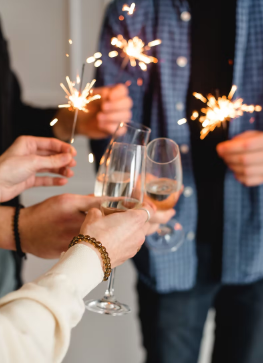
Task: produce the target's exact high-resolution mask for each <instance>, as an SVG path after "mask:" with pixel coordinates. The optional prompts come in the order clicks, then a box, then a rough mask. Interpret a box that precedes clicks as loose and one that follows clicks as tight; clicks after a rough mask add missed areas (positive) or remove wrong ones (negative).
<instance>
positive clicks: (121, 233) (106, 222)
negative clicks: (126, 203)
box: [80, 206, 153, 268]
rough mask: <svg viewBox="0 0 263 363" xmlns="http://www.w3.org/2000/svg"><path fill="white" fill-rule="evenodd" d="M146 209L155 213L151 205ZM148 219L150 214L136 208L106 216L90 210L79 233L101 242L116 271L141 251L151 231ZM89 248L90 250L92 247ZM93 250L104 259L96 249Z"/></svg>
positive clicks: (98, 211)
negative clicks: (148, 232)
mask: <svg viewBox="0 0 263 363" xmlns="http://www.w3.org/2000/svg"><path fill="white" fill-rule="evenodd" d="M147 209H148V210H149V212H150V214H152V213H153V211H152V209H151V208H150V207H149V206H147ZM147 217H148V215H147V213H146V212H145V211H143V210H135V209H134V210H129V211H127V212H125V213H115V214H111V215H108V216H106V217H103V216H102V213H101V211H100V210H99V209H91V210H90V211H89V212H88V214H87V216H86V219H85V221H84V223H83V225H82V227H81V230H80V233H81V234H84V235H89V236H91V237H94V238H96V240H97V241H100V242H101V243H102V245H103V246H104V247H105V248H106V250H107V252H108V254H109V257H110V259H111V266H112V268H114V267H117V266H119V265H121V264H122V263H123V262H125V261H126V260H128V259H129V258H132V257H134V256H135V255H136V253H137V252H138V250H139V249H140V248H141V246H142V244H143V243H144V241H145V235H146V232H147V230H148V225H147V223H145V221H146V220H147ZM83 244H86V243H83ZM87 245H88V246H89V247H90V244H87ZM92 248H93V247H92ZM94 251H96V252H97V254H98V256H99V257H100V258H101V255H100V253H99V252H98V251H97V250H96V248H94Z"/></svg>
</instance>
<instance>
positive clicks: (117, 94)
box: [108, 83, 129, 101]
mask: <svg viewBox="0 0 263 363" xmlns="http://www.w3.org/2000/svg"><path fill="white" fill-rule="evenodd" d="M128 95H129V90H128V87H127V86H125V85H124V84H122V83H120V84H117V85H116V86H113V87H112V88H111V90H110V92H109V95H108V99H109V100H110V101H114V100H119V99H122V98H123V97H126V96H128Z"/></svg>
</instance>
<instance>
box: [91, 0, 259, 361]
mask: <svg viewBox="0 0 263 363" xmlns="http://www.w3.org/2000/svg"><path fill="white" fill-rule="evenodd" d="M123 4H124V1H122V0H115V1H113V2H112V3H111V4H110V5H109V7H108V10H107V13H106V18H105V21H104V25H103V30H102V36H101V43H100V51H101V52H102V54H108V53H109V52H110V51H112V50H114V47H113V46H112V45H111V38H112V37H116V36H117V35H118V34H121V35H123V37H124V38H125V39H127V40H128V39H132V38H133V37H135V36H139V37H140V38H142V40H143V42H144V43H145V44H148V43H149V42H151V41H152V40H154V39H161V40H162V44H161V45H159V46H156V47H153V48H151V50H149V51H148V53H147V54H149V55H152V56H155V57H156V58H158V60H159V61H158V63H157V64H149V65H147V67H148V69H147V71H146V72H142V70H141V69H140V68H139V67H138V66H137V67H131V65H130V64H128V65H127V66H126V68H125V69H124V70H123V73H122V76H121V77H122V79H121V80H122V81H123V82H126V81H129V83H130V87H129V91H130V95H131V97H132V99H133V104H134V108H133V115H134V116H133V117H136V121H137V122H144V124H145V125H146V126H150V127H151V128H152V135H151V136H152V138H156V137H169V138H171V139H173V140H175V141H176V142H177V143H178V144H179V146H180V150H181V155H182V164H183V171H184V186H185V188H184V193H183V195H182V196H181V198H180V200H179V202H178V204H177V206H176V212H177V219H178V221H179V222H180V223H181V224H182V225H183V227H184V229H185V233H186V238H185V242H184V244H183V245H182V246H181V248H180V249H179V250H178V251H177V252H176V253H170V254H157V253H155V252H154V251H151V250H148V249H147V248H146V246H144V247H143V248H142V250H141V251H140V253H139V254H138V255H136V257H135V258H134V263H135V265H136V267H137V269H138V271H139V282H138V293H139V304H140V314H139V316H140V320H141V326H142V332H143V337H144V340H143V343H144V346H145V348H146V351H147V358H146V361H147V363H154V362H158V363H160V362H161V363H170V362H174V361H175V360H176V362H178V363H180V362H182V363H183V362H184V363H194V362H197V360H198V354H199V350H200V343H201V339H202V333H203V327H204V323H205V320H206V317H207V312H208V310H209V309H210V307H214V308H215V310H216V329H215V343H214V349H213V354H212V355H213V357H212V362H213V363H218V362H220V363H221V362H224V363H228V362H229V363H230V362H231V363H257V362H261V361H262V360H263V346H262V344H261V336H262V334H263V309H262V306H263V228H262V226H263V225H262V218H261V216H262V211H263V199H262V198H263V185H262V184H263V173H262V170H263V143H262V142H263V132H262V130H263V113H262V112H261V113H256V114H253V115H251V114H247V113H245V114H244V115H243V116H242V117H239V118H237V119H235V120H233V121H232V122H230V123H228V122H227V127H226V129H225V128H223V127H222V128H216V129H215V130H214V131H213V132H211V133H210V134H209V135H208V136H207V137H206V138H205V139H204V140H200V131H201V128H202V125H201V123H200V122H198V119H197V120H195V121H192V120H191V116H192V113H193V111H197V112H198V113H199V114H200V115H201V114H202V111H201V109H202V108H204V107H205V106H204V104H203V103H202V102H201V101H200V100H196V99H195V98H194V97H193V92H198V93H201V94H203V95H204V96H206V95H207V94H209V93H211V94H213V95H215V96H216V95H221V96H223V95H226V96H227V95H228V93H229V92H230V89H231V86H232V84H235V85H236V86H237V93H236V95H235V97H236V98H242V99H243V100H244V103H246V104H255V105H262V103H263V79H262V59H263V46H262V31H263V21H262V20H263V19H262V3H261V2H258V1H257V0H240V1H230V2H229V1H226V0H222V1H216V2H211V1H208V0H200V1H194V0H182V1H181V0H138V1H137V2H136V8H135V12H134V14H133V15H132V16H130V15H126V14H125V13H123V12H122V7H123ZM121 14H123V15H124V17H125V19H124V20H123V21H120V20H119V19H118V17H119V15H121ZM122 61H123V60H122V58H121V57H116V58H109V59H108V61H106V62H104V64H103V66H102V67H101V69H99V70H98V73H97V81H98V85H99V86H106V85H109V84H114V82H115V79H116V78H117V77H118V74H119V72H120V68H121V64H122ZM139 78H140V79H141V81H140V82H139V84H140V85H141V86H140V87H139V86H138V85H137V80H138V79H139ZM183 118H186V119H187V120H188V122H187V123H185V124H183V125H179V124H178V123H177V121H178V120H180V119H183ZM102 145H103V142H100V141H97V142H93V143H92V147H93V153H94V154H95V156H96V158H97V159H99V158H100V153H101V148H102ZM148 238H155V237H154V236H153V237H148Z"/></svg>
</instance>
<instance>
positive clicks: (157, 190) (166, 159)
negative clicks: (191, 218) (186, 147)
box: [145, 138, 184, 252]
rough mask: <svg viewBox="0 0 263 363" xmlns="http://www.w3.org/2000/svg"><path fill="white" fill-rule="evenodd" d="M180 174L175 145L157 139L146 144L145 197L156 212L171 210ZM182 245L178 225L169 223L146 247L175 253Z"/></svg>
mask: <svg viewBox="0 0 263 363" xmlns="http://www.w3.org/2000/svg"><path fill="white" fill-rule="evenodd" d="M182 183H183V171H182V163H181V155H180V151H179V147H178V145H177V144H176V143H175V142H174V141H173V140H171V139H167V138H159V139H155V140H153V141H152V142H150V143H149V145H148V146H147V157H146V197H145V199H146V200H147V199H148V200H150V201H151V202H152V203H153V204H154V205H155V206H156V207H157V210H160V211H165V210H168V209H171V208H173V207H174V206H175V205H176V203H177V201H178V199H179V197H180V194H181V188H182ZM183 242H184V230H183V227H182V226H181V224H180V223H179V222H178V221H176V220H175V219H172V220H171V221H170V222H168V223H167V224H166V225H161V226H160V229H159V231H158V238H157V239H155V238H149V240H148V241H147V245H148V246H149V247H150V248H152V249H155V250H158V251H160V252H161V251H176V250H177V249H178V248H179V247H180V246H181V245H182V243H183Z"/></svg>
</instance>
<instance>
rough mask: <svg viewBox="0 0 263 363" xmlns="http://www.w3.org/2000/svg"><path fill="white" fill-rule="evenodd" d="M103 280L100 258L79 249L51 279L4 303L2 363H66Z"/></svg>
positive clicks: (50, 274) (0, 333)
mask: <svg viewBox="0 0 263 363" xmlns="http://www.w3.org/2000/svg"><path fill="white" fill-rule="evenodd" d="M102 280H103V270H102V267H101V263H100V260H99V257H98V255H97V254H96V252H95V251H93V250H92V249H91V248H89V247H87V246H84V245H76V246H74V247H72V248H71V249H70V250H69V251H67V252H66V253H65V254H64V255H63V256H62V257H61V259H60V261H59V262H58V263H57V264H56V265H55V266H54V267H53V268H52V269H51V270H50V271H49V272H48V273H47V274H45V275H43V276H41V277H40V278H39V279H37V280H36V281H34V282H32V283H28V284H25V285H24V286H23V287H22V288H21V289H20V290H18V291H16V292H13V293H11V294H8V295H7V296H5V297H4V298H2V299H1V300H0V361H1V363H13V362H21V363H23V362H38V363H42V362H43V363H46V362H61V361H62V359H63V358H64V356H65V354H66V352H67V349H68V347H69V342H70V333H71V329H72V328H73V327H75V326H76V325H77V324H78V323H79V321H80V320H81V317H82V315H83V313H84V310H85V307H84V303H83V300H82V299H83V297H84V296H85V295H86V294H87V293H89V292H90V291H91V290H92V289H94V288H95V287H96V286H97V285H98V284H99V283H100V282H101V281H102Z"/></svg>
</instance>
